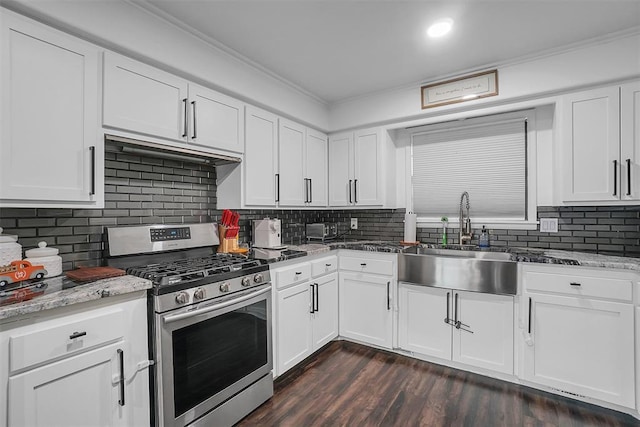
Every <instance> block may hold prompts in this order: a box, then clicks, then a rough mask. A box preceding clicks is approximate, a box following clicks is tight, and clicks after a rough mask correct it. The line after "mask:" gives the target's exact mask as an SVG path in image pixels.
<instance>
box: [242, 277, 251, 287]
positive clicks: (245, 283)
mask: <svg viewBox="0 0 640 427" xmlns="http://www.w3.org/2000/svg"><path fill="white" fill-rule="evenodd" d="M250 284H251V280H249V278H248V277H243V278H242V286H249V285H250Z"/></svg>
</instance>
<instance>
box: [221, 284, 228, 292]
mask: <svg viewBox="0 0 640 427" xmlns="http://www.w3.org/2000/svg"><path fill="white" fill-rule="evenodd" d="M220 292H229V284H228V283H223V284H222V285H220Z"/></svg>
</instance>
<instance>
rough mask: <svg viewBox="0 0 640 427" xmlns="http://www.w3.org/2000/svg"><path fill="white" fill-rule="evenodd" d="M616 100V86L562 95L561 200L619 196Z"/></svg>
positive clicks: (618, 128) (617, 113) (618, 118)
mask: <svg viewBox="0 0 640 427" xmlns="http://www.w3.org/2000/svg"><path fill="white" fill-rule="evenodd" d="M619 100H620V95H619V88H618V87H617V86H616V87H610V88H603V89H595V90H590V91H586V92H580V93H575V94H570V95H567V96H565V97H564V98H563V116H562V120H563V124H562V145H563V147H564V148H563V175H564V177H563V178H564V200H565V201H609V200H618V199H619V198H620V179H619V178H620V163H619V162H620V114H619Z"/></svg>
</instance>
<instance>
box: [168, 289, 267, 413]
mask: <svg viewBox="0 0 640 427" xmlns="http://www.w3.org/2000/svg"><path fill="white" fill-rule="evenodd" d="M265 364H267V301H266V300H262V301H259V302H256V303H254V304H251V305H249V306H244V307H242V308H239V309H237V310H234V311H231V312H229V313H225V314H222V315H220V316H217V317H214V318H211V319H209V320H205V321H203V322H199V323H196V324H194V325H191V326H187V327H185V328H182V329H178V330H176V331H174V332H173V384H174V401H175V416H176V417H177V416H179V415H181V414H183V413H184V412H186V411H188V410H189V409H192V408H193V407H195V406H196V405H198V404H200V403H202V402H203V401H205V400H207V399H208V398H210V397H212V396H214V395H215V394H217V393H218V392H220V391H222V390H224V389H225V388H227V387H228V386H230V385H231V384H233V383H235V382H236V381H238V380H240V379H242V378H243V377H244V376H246V375H247V374H250V373H251V372H253V371H255V370H256V369H258V368H260V367H261V366H264V365H265Z"/></svg>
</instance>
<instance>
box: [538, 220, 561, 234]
mask: <svg viewBox="0 0 640 427" xmlns="http://www.w3.org/2000/svg"><path fill="white" fill-rule="evenodd" d="M540 232H541V233H557V232H558V218H540Z"/></svg>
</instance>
